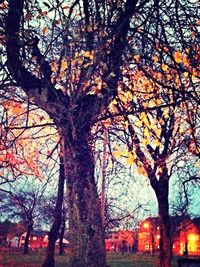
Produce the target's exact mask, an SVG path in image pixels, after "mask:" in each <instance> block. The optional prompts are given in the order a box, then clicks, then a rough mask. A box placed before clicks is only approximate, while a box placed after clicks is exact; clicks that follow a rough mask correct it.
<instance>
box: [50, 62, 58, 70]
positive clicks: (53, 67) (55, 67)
mask: <svg viewBox="0 0 200 267" xmlns="http://www.w3.org/2000/svg"><path fill="white" fill-rule="evenodd" d="M51 70H52V71H53V72H56V71H57V70H58V65H57V63H56V61H53V62H52V63H51Z"/></svg>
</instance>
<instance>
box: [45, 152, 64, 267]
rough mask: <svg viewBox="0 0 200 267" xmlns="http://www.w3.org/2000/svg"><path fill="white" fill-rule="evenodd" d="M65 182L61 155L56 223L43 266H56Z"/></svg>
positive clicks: (53, 226)
mask: <svg viewBox="0 0 200 267" xmlns="http://www.w3.org/2000/svg"><path fill="white" fill-rule="evenodd" d="M64 182H65V175H64V165H63V158H62V156H60V174H59V181H58V192H57V200H56V206H55V213H54V214H55V215H54V223H53V225H52V227H51V230H50V232H49V235H48V236H49V240H48V246H47V250H46V258H45V261H44V263H43V265H42V267H54V266H55V259H54V254H55V243H56V240H57V239H58V236H59V230H60V226H61V222H62V205H63V195H64Z"/></svg>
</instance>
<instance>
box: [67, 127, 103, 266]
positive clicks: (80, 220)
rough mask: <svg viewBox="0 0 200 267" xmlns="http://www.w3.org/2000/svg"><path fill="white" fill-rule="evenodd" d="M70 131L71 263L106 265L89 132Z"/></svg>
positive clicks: (68, 182)
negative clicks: (71, 132)
mask: <svg viewBox="0 0 200 267" xmlns="http://www.w3.org/2000/svg"><path fill="white" fill-rule="evenodd" d="M67 130H68V129H66V131H64V145H65V153H64V156H65V172H66V179H67V190H68V214H69V236H70V244H71V250H72V258H71V262H70V266H71V267H105V266H106V254H105V244H104V231H103V225H102V217H101V211H100V201H99V197H98V194H97V186H96V182H95V179H94V160H93V157H92V152H91V148H90V146H89V143H90V140H89V134H88V133H87V132H84V130H82V131H81V130H79V131H78V130H77V131H76V133H75V134H74V133H73V135H72V134H71V135H70V134H69V133H68V132H67ZM75 130H76V129H75ZM70 136H71V138H69V137H70Z"/></svg>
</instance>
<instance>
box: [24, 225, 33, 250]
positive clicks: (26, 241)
mask: <svg viewBox="0 0 200 267" xmlns="http://www.w3.org/2000/svg"><path fill="white" fill-rule="evenodd" d="M32 229H33V226H32V225H29V226H28V227H27V231H26V236H25V240H24V249H23V254H29V237H30V234H31V231H32Z"/></svg>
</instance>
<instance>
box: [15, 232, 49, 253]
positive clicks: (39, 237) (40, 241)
mask: <svg viewBox="0 0 200 267" xmlns="http://www.w3.org/2000/svg"><path fill="white" fill-rule="evenodd" d="M25 237H26V232H25V233H23V234H22V235H21V238H20V245H19V246H20V247H22V246H23V245H24V242H25ZM47 244H48V232H47V231H43V230H33V231H32V232H31V234H30V237H29V247H30V248H31V249H38V248H42V247H47Z"/></svg>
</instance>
